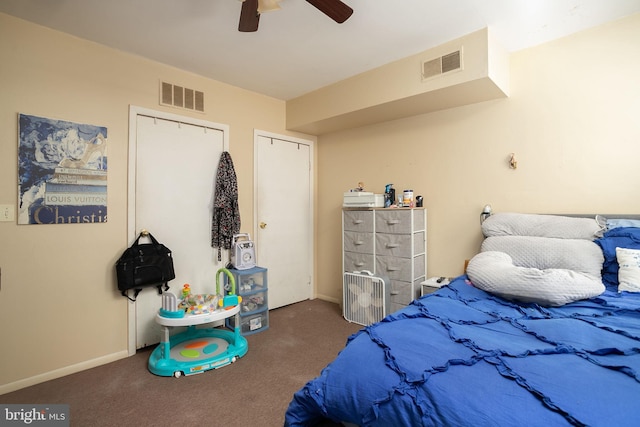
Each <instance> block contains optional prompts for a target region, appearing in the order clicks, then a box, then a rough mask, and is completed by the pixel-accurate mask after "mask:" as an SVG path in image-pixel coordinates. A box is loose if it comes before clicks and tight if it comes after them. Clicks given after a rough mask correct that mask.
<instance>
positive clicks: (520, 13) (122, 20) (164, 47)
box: [0, 0, 640, 100]
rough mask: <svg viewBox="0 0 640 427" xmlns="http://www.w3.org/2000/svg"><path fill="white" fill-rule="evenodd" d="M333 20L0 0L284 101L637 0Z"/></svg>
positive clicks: (409, 2) (545, 31)
mask: <svg viewBox="0 0 640 427" xmlns="http://www.w3.org/2000/svg"><path fill="white" fill-rule="evenodd" d="M343 1H344V2H345V3H347V4H348V5H349V6H351V7H352V8H353V9H354V13H353V15H352V16H351V18H349V19H348V20H347V21H346V22H345V23H344V24H337V23H335V22H334V21H332V20H331V19H329V18H328V17H326V16H325V15H324V14H322V13H321V12H320V11H318V10H317V9H316V8H315V7H313V6H312V5H311V4H310V3H307V2H306V1H303V0H282V1H281V3H280V6H281V9H280V10H279V11H274V12H268V13H264V14H263V15H262V16H261V18H260V28H259V30H258V31H257V32H255V33H240V32H238V30H237V28H238V19H239V16H240V8H241V3H240V2H239V1H238V0H0V12H4V13H7V14H9V15H13V16H16V17H19V18H22V19H25V20H28V21H32V22H34V23H37V24H41V25H44V26H46V27H50V28H54V29H56V30H60V31H63V32H65V33H69V34H73V35H75V36H78V37H81V38H83V39H88V40H92V41H95V42H98V43H100V44H103V45H106V46H110V47H113V48H116V49H119V50H122V51H126V52H130V53H133V54H137V55H140V56H143V57H146V58H150V59H153V60H156V61H159V62H161V63H164V64H168V65H171V66H174V67H177V68H180V69H183V70H187V71H190V72H193V73H196V74H199V75H202V76H205V77H209V78H212V79H215V80H218V81H221V82H225V83H229V84H231V85H234V86H239V87H242V88H245V89H249V90H252V91H255V92H259V93H263V94H265V95H269V96H272V97H275V98H279V99H283V100H287V99H291V98H294V97H297V96H300V95H303V94H305V93H307V92H310V91H312V90H315V89H318V88H320V87H323V86H326V85H328V84H331V83H334V82H336V81H339V80H342V79H344V78H347V77H350V76H352V75H355V74H358V73H361V72H363V71H367V70H369V69H372V68H376V67H378V66H380V65H383V64H386V63H389V62H392V61H394V60H397V59H401V58H405V57H407V56H410V55H413V54H416V53H419V52H422V51H424V50H427V49H429V48H431V47H434V46H438V45H440V44H442V43H445V42H448V41H450V40H452V39H455V38H458V37H460V36H463V35H466V34H468V33H470V32H473V31H475V30H479V29H481V28H484V27H489V28H491V29H492V31H493V32H494V34H495V35H496V37H497V39H498V40H499V41H500V42H501V43H502V45H503V46H504V47H505V48H506V49H507V50H508V51H511V52H513V51H517V50H520V49H524V48H527V47H531V46H534V45H537V44H540V43H544V42H546V41H549V40H553V39H555V38H558V37H562V36H565V35H568V34H571V33H574V32H577V31H580V30H583V29H586V28H589V27H592V26H596V25H599V24H602V23H604V22H608V21H611V20H615V19H618V18H622V17H624V16H628V15H632V14H634V13H639V12H640V0H394V1H390V0H343Z"/></svg>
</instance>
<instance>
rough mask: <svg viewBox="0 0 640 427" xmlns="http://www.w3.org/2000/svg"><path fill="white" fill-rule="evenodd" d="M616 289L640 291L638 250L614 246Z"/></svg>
mask: <svg viewBox="0 0 640 427" xmlns="http://www.w3.org/2000/svg"><path fill="white" fill-rule="evenodd" d="M616 258H617V259H618V266H619V267H620V269H619V270H618V282H619V285H618V291H619V292H621V291H628V292H640V250H638V249H627V248H616Z"/></svg>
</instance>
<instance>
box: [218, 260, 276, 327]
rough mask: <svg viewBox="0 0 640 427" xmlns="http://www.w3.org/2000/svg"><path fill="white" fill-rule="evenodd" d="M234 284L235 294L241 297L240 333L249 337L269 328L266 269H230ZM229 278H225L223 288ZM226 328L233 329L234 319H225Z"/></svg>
mask: <svg viewBox="0 0 640 427" xmlns="http://www.w3.org/2000/svg"><path fill="white" fill-rule="evenodd" d="M229 271H230V272H231V274H232V275H233V278H234V280H235V282H236V293H237V294H238V295H239V296H241V297H242V302H241V303H240V313H239V314H240V315H239V318H240V332H241V333H242V335H251V334H255V333H258V332H262V331H265V330H267V329H268V328H269V304H268V286H267V269H266V268H263V267H253V268H249V269H247V270H236V269H234V268H230V269H229ZM228 286H229V278H228V277H226V276H225V287H228ZM227 327H230V328H234V327H235V318H228V319H227Z"/></svg>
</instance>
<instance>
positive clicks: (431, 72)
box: [422, 48, 462, 80]
mask: <svg viewBox="0 0 640 427" xmlns="http://www.w3.org/2000/svg"><path fill="white" fill-rule="evenodd" d="M461 69H462V48H460V49H458V50H456V51H455V52H451V53H448V54H446V55H443V56H440V57H438V58H435V59H430V60H428V61H424V62H422V80H427V79H431V78H433V77H437V76H441V75H443V74H446V73H450V72H453V71H459V70H461Z"/></svg>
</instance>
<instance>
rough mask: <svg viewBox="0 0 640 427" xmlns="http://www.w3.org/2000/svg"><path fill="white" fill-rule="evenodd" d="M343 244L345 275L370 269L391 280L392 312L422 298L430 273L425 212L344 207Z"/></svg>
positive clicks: (415, 209) (390, 310) (406, 209)
mask: <svg viewBox="0 0 640 427" xmlns="http://www.w3.org/2000/svg"><path fill="white" fill-rule="evenodd" d="M342 243H343V244H342V271H343V275H344V274H345V273H353V272H354V271H361V270H368V271H371V272H372V273H373V274H374V275H375V276H378V277H383V278H388V279H389V282H388V285H389V286H390V287H391V289H390V292H389V293H390V296H389V297H390V300H391V301H390V304H389V312H394V311H396V310H398V309H400V308H402V307H404V306H406V305H408V304H409V303H410V302H411V301H412V300H414V299H415V298H417V297H419V296H420V283H421V282H423V281H424V280H425V278H426V274H427V211H426V209H424V208H399V209H389V208H344V209H343V210H342ZM345 277H346V276H345ZM387 314H388V313H387Z"/></svg>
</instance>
